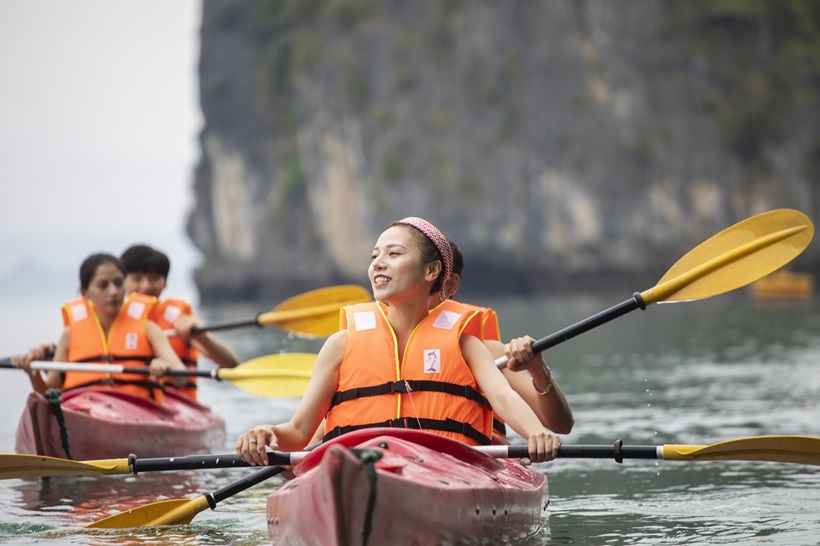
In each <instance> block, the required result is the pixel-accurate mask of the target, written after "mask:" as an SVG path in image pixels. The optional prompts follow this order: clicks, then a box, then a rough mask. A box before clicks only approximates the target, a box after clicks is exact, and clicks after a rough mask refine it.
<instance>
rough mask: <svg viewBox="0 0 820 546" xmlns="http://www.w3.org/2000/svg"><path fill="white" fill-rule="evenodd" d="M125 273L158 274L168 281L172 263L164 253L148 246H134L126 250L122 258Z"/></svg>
mask: <svg viewBox="0 0 820 546" xmlns="http://www.w3.org/2000/svg"><path fill="white" fill-rule="evenodd" d="M120 259H121V260H122V263H123V265H124V266H125V272H126V274H128V273H156V274H158V275H162V276H163V277H165V278H166V279H167V278H168V273H169V272H170V271H171V261H170V260H169V259H168V256H166V255H165V254H164V253H163V252H160V251H159V250H157V249H155V248H151V247H150V246H148V245H133V246H129V247H128V248H126V249H125V251H124V252H123V253H122V256H120Z"/></svg>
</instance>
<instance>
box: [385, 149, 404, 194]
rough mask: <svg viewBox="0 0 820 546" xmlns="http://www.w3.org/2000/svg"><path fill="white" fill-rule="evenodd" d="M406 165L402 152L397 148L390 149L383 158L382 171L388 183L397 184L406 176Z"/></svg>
mask: <svg viewBox="0 0 820 546" xmlns="http://www.w3.org/2000/svg"><path fill="white" fill-rule="evenodd" d="M405 171H406V167H405V164H404V159H403V158H402V154H401V152H400V151H399V150H398V149H396V148H392V149H390V150H389V151H388V152H387V153H386V154H385V155H384V159H383V160H382V172H383V173H384V179H385V181H386V182H387V184H388V185H396V184H398V183H399V181H400V180H401V178H402V177H403V176H404V173H405Z"/></svg>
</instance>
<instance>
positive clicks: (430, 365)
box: [424, 349, 441, 373]
mask: <svg viewBox="0 0 820 546" xmlns="http://www.w3.org/2000/svg"><path fill="white" fill-rule="evenodd" d="M424 373H441V349H425V350H424Z"/></svg>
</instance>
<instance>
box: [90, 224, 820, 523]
mask: <svg viewBox="0 0 820 546" xmlns="http://www.w3.org/2000/svg"><path fill="white" fill-rule="evenodd" d="M813 236H814V226H813V225H812V223H811V221H810V220H809V219H808V217H806V215H804V214H803V213H801V212H798V211H795V210H789V209H779V210H774V211H770V212H767V213H763V214H759V215H757V216H754V217H752V218H749V219H747V220H744V221H742V222H739V223H738V224H735V225H734V226H732V227H730V228H727V229H725V230H723V231H721V232H720V233H718V234H717V235H715V236H713V237H711V238H710V239H708V240H707V241H705V242H704V243H701V244H700V245H699V246H698V247H696V248H695V249H693V250H691V251H690V252H689V253H688V254H686V255H685V256H684V257H683V258H681V259H680V260H678V262H677V263H676V264H675V265H673V266H672V268H671V269H670V270H669V271H668V272H667V273H666V275H664V276H663V277H662V278H661V280H660V281H659V282H658V284H657V285H656V286H655V287H653V288H650V289H649V290H646V291H645V292H642V293H637V294H635V295H634V296H633V297H632V299H630V300H627V301H626V302H624V303H622V304H620V305H617V306H615V307H613V308H611V309H608V310H606V311H604V312H602V313H599V314H597V315H595V316H593V317H591V318H589V319H587V320H585V321H582V322H579V323H577V324H575V325H573V326H570V327H568V328H565V329H564V330H561V331H559V332H557V333H555V334H553V335H551V336H548V337H546V338H543V339H541V340H538V341H536V342H535V343H533V350H534V351H535V352H541V351H543V350H545V349H548V348H549V347H553V346H555V345H557V344H559V343H561V342H563V341H566V340H568V339H571V338H572V337H575V336H577V335H579V334H581V333H584V332H586V331H588V330H590V329H592V328H595V327H597V326H600V325H601V324H604V323H606V322H609V321H610V320H613V319H615V318H618V317H620V316H622V315H624V314H626V313H628V312H630V311H633V310H635V309H645V308H646V306H647V305H649V304H652V303H657V302H661V301H666V302H673V301H691V300H696V299H704V298H708V297H711V296H715V295H718V294H723V293H726V292H729V291H731V290H735V289H737V288H740V287H742V286H745V285H747V284H750V283H751V282H753V281H755V280H757V279H759V278H761V277H764V276H765V275H767V274H769V273H771V272H773V271H775V270H776V269H779V268H780V267H782V266H784V265H786V264H787V263H789V262H790V261H792V260H793V259H794V258H795V257H797V256H798V255H799V254H800V253H801V252H802V251H803V250H804V249H805V248H806V247H807V246H808V244H809V242H811V239H812V237H813ZM499 360H500V361H496V362H497V364H498V365H499V367H503V366H504V364H505V360H504V359H499ZM754 441H756V440H753V442H754ZM774 443H775V444H776V443H777V441H775V442H774ZM587 447H589V446H587ZM650 447H651V446H650ZM689 447H692V446H689ZM700 447H702V448H703V450H701V449H700V448H696V449H689V450H687V449H681V450H673V449H670V450H669V452H668V454H667V451H666V449H662V450H660V451H659V450H658V449H657V447H655V448H654V449H655V451H654V453H655V458H658V454H660V455H661V457H660V458H671V459H675V458H683V459H684V460H687V458H688V459H699V458H705V459H706V458H710V457H716V456H722V457H719V458H729V459H731V458H732V457H742V460H747V459H748V456H749V453H750V452H749V451H748V445H747V446H746V449H745V450H739V451H734V452H733V453H734V454H733V455H730V456H727V454H726V452H725V451H724V449H725V448H715V446H700ZM607 448H608V449H610V448H609V447H608V446H607ZM709 448H712V449H711V450H710V449H709ZM612 449H614V448H612ZM758 449H760V448H758ZM814 449H815V453H816V448H814ZM618 451H619V452H620V453H621V454H623V453H625V451H624V448H623V447H621V448H620V449H619V450H618ZM626 452H627V453H628V452H630V450H627V451H626ZM799 452H800V451H799V449H798V453H799ZM642 453H647V454H648V453H649V452H647V451H645V450H643V451H642ZM752 453H754V448H753V451H752ZM763 453H767V454H770V455H767V456H771V457H775V456H776V457H787V456H788V457H792V456H794V455H783V453H782V452H781V451H777V450H774V451H773V450H772V448H771V446H770V445H769V444H767V445H766V447H765V449H764V451H763ZM786 453H787V454H788V453H790V451H788V450H787V452H786ZM772 454H773V455H772ZM607 456H609V455H607ZM799 457H800V456H799V455H798V458H799ZM812 457H814V458H813V459H812ZM647 458H648V457H647ZM764 460H770V459H764ZM775 460H779V459H775ZM807 460H815V461H816V455H814V456H812V455H809V458H808V459H807ZM785 462H804V461H802V460H789V461H785ZM810 464H817V463H816V462H814V463H810ZM273 468H278V467H270V469H273ZM262 472H264V471H260V472H259V473H256V474H254V476H257V475H258V474H262ZM264 479H266V478H261V479H259V480H258V481H254V482H253V483H251V484H250V485H246V486H244V487H243V488H242V489H239V490H243V489H246V488H247V487H250V486H251V485H255V484H256V483H259V482H260V481H262V480H264ZM233 485H234V484H232V485H230V486H228V487H227V488H225V489H231V488H233ZM220 491H223V490H220ZM235 492H238V491H235ZM223 498H227V497H223ZM206 500H207V498H206V496H203V497H202V498H200V499H198V500H194V501H164V502H163V503H154V504H153V505H146V506H144V507H141V508H137V509H134V510H129V511H128V512H125V513H124V514H118V515H116V516H112V517H110V518H106V519H104V520H101V521H98V522H96V523H93V524H91V525H90V526H93V527H133V526H139V525H161V524H171V523H188V522H190V521H191V519H192V518H193V515H195V514H196V513H199V512H200V511H202V510H204V509H205V508H206V507H207V506H209V505H210V506H212V507H213V504H207V503H205V501H206ZM219 500H222V498H220V499H219ZM168 503H174V504H173V506H171V505H170V504H168ZM166 505H167V506H168V507H167V508H166ZM169 510H170V512H169ZM194 510H195V511H194ZM157 511H158V512H163V515H162V516H161V517H160V518H154V517H153V514H154V513H156V512H157ZM143 512H144V513H145V514H146V517H136V516H134V514H137V515H139V514H141V513H143ZM149 512H150V513H151V514H152V515H151V517H148V516H147V514H148V513H149ZM178 513H181V514H180V515H177V514H178ZM138 521H139V522H138Z"/></svg>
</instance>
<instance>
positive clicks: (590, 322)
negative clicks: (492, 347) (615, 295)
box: [531, 292, 646, 354]
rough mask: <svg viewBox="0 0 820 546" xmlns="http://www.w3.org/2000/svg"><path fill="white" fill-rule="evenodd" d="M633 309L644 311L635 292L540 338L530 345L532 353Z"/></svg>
mask: <svg viewBox="0 0 820 546" xmlns="http://www.w3.org/2000/svg"><path fill="white" fill-rule="evenodd" d="M635 309H641V310H644V309H646V304H645V303H644V301H643V298H641V294H640V292H635V293H634V294H633V295H632V299H629V300H626V301H625V302H623V303H619V304H618V305H616V306H614V307H610V308H609V309H607V310H605V311H601V312H600V313H598V314H597V315H593V316H591V317H589V318H587V319H584V320H582V321H581V322H576V323H575V324H573V325H572V326H567V327H566V328H564V329H563V330H559V331H557V332H555V333H554V334H551V335H548V336H547V337H544V338H541V339H539V340H538V341H535V342H533V344H532V346H531V347H532V352H533V353H535V354H538V353H540V352H542V351H545V350H546V349H549V348H550V347H555V346H556V345H558V344H559V343H563V342H564V341H566V340H568V339H572V338H574V337H575V336H577V335H579V334H583V333H584V332H586V331H589V330H592V329H593V328H596V327H598V326H600V325H602V324H605V323H607V322H609V321H611V320H614V319H616V318H618V317H620V316H623V315H625V314H627V313H629V312H630V311H634V310H635Z"/></svg>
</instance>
